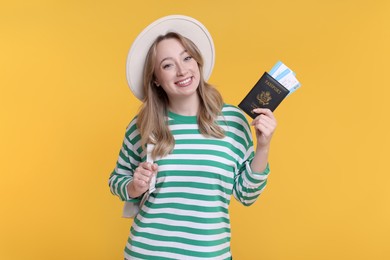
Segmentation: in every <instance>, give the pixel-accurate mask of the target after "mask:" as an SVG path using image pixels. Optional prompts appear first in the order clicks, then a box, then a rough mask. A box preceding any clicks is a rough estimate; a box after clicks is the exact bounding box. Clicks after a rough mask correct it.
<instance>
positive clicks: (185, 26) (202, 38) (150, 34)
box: [126, 15, 215, 100]
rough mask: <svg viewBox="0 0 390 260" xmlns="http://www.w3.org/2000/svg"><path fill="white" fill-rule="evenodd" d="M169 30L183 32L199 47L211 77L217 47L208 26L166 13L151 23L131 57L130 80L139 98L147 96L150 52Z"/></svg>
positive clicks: (129, 82)
mask: <svg viewBox="0 0 390 260" xmlns="http://www.w3.org/2000/svg"><path fill="white" fill-rule="evenodd" d="M168 32H176V33H179V34H181V35H182V36H184V37H186V38H188V39H190V40H191V41H192V42H193V43H194V44H195V45H196V46H197V47H198V49H199V50H200V52H201V55H202V57H203V60H204V66H203V76H204V79H205V80H208V79H209V78H210V75H211V72H212V70H213V67H214V62H215V49H214V43H213V39H212V38H211V35H210V33H209V32H208V30H207V29H206V27H204V26H203V24H201V23H200V22H199V21H197V20H195V19H194V18H192V17H188V16H183V15H170V16H165V17H162V18H160V19H158V20H156V21H154V22H153V23H151V24H150V25H149V26H148V27H146V28H145V29H144V30H143V31H142V32H141V33H140V34H139V35H138V36H137V38H136V39H135V41H134V43H133V44H132V46H131V48H130V51H129V54H128V56H127V63H126V76H127V82H128V85H129V87H130V90H131V91H132V92H133V94H134V95H135V96H136V97H137V98H138V99H139V100H143V98H144V91H143V82H142V81H143V70H144V64H145V59H146V55H147V53H148V51H149V49H150V47H151V46H152V44H153V42H154V41H155V40H156V38H157V37H158V36H160V35H165V34H166V33H168Z"/></svg>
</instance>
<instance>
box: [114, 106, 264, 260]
mask: <svg viewBox="0 0 390 260" xmlns="http://www.w3.org/2000/svg"><path fill="white" fill-rule="evenodd" d="M168 117H169V118H168V122H169V127H170V130H171V131H172V134H173V136H174V139H175V147H174V150H173V152H172V153H171V154H169V155H168V156H166V157H164V158H161V159H158V160H155V163H157V164H158V174H157V181H156V191H155V192H153V193H152V194H151V195H150V197H149V198H148V200H147V201H146V203H145V204H144V206H143V207H142V208H141V210H140V213H139V214H138V215H137V217H136V218H135V219H134V222H133V225H132V227H131V230H130V236H129V239H128V242H127V245H126V248H125V258H126V259H147V260H153V259H158V260H164V259H179V260H185V259H213V260H216V259H230V258H231V253H230V220H229V210H228V207H229V203H230V198H231V194H232V193H233V195H234V197H235V198H236V199H237V200H238V201H240V202H241V203H242V204H244V205H251V204H252V203H254V202H255V201H256V199H257V197H258V196H259V195H260V193H261V192H262V190H263V189H264V187H265V185H266V182H267V176H268V174H269V167H268V166H267V168H266V170H265V171H264V172H262V173H254V172H252V171H251V169H250V162H251V160H252V158H253V155H254V151H253V141H252V135H251V131H250V127H249V125H248V122H247V120H246V118H245V116H244V114H243V113H242V112H241V110H239V109H238V108H237V107H235V106H231V105H224V107H223V109H222V116H220V117H219V118H218V123H219V125H221V126H222V127H223V129H224V130H225V135H226V136H225V137H224V138H223V139H217V138H208V137H204V136H202V135H201V134H200V133H199V128H198V125H197V119H196V117H195V116H181V115H177V114H174V113H169V115H168ZM145 160H146V153H145V151H143V150H142V148H141V145H140V135H139V131H138V130H137V127H136V118H134V119H133V120H132V122H131V123H130V124H129V126H128V128H127V130H126V135H125V138H124V142H123V146H122V149H121V151H120V154H119V158H118V162H117V165H116V168H115V170H114V171H113V173H112V174H111V176H110V179H109V186H110V189H111V192H112V193H113V194H115V195H117V196H119V197H120V199H121V200H122V201H131V202H137V201H139V200H140V199H141V198H142V196H141V197H139V198H130V197H129V196H128V194H127V189H126V187H127V185H128V184H129V182H130V181H131V180H132V175H133V172H134V170H135V169H136V167H137V165H138V164H139V163H140V162H143V161H145Z"/></svg>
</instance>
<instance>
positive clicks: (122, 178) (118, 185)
mask: <svg viewBox="0 0 390 260" xmlns="http://www.w3.org/2000/svg"><path fill="white" fill-rule="evenodd" d="M139 139H140V137H139V134H138V131H137V129H136V124H135V120H133V121H132V122H131V123H130V125H129V126H128V128H127V130H126V135H125V137H124V139H123V143H122V147H121V149H120V151H119V156H118V160H117V162H116V167H115V169H114V170H113V172H112V173H111V175H110V178H109V181H108V184H109V187H110V190H111V193H112V194H114V195H116V196H118V197H119V198H120V199H121V200H122V201H127V202H139V201H140V200H141V198H142V196H140V197H138V198H130V197H129V194H128V192H127V186H128V185H129V183H130V182H131V181H132V180H133V173H134V171H135V169H136V168H137V166H138V164H139V163H140V162H141V159H142V158H141V156H140V154H139V150H138V149H141V148H140V147H139V146H140V145H139Z"/></svg>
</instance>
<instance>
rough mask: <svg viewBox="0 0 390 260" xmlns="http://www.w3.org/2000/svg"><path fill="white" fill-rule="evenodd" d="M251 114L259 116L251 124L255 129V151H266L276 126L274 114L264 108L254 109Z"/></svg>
mask: <svg viewBox="0 0 390 260" xmlns="http://www.w3.org/2000/svg"><path fill="white" fill-rule="evenodd" d="M253 112H254V113H256V114H259V115H258V116H257V117H256V118H255V119H254V120H253V121H252V124H251V125H252V126H254V127H255V129H256V138H257V149H262V148H266V149H268V148H269V145H270V142H271V138H272V135H273V133H274V132H275V129H276V125H277V123H276V119H275V117H274V114H273V113H272V111H271V110H269V109H266V108H256V109H254V110H253Z"/></svg>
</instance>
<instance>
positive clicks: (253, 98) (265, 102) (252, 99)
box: [238, 72, 290, 119]
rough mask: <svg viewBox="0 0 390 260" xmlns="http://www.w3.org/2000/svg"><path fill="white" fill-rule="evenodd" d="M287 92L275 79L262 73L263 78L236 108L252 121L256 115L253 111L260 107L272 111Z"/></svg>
mask: <svg viewBox="0 0 390 260" xmlns="http://www.w3.org/2000/svg"><path fill="white" fill-rule="evenodd" d="M289 92H290V91H289V90H288V89H287V88H285V87H284V86H283V85H282V84H280V83H279V82H278V81H277V80H276V79H274V78H273V77H271V75H269V74H268V73H267V72H264V74H263V76H261V78H260V79H259V81H258V82H257V83H256V84H255V86H254V87H253V88H252V89H251V91H249V93H248V94H247V95H246V97H245V98H244V99H243V100H242V101H241V102H240V104H239V105H238V107H239V108H241V109H242V110H243V111H244V112H245V113H247V114H248V115H249V116H250V117H252V118H253V119H254V118H255V117H256V116H258V114H256V113H252V110H253V109H255V108H259V107H260V108H269V109H270V110H271V111H274V110H275V109H276V108H277V107H278V106H279V104H280V103H281V102H282V101H283V99H284V98H285V97H286V96H287V95H288V93H289Z"/></svg>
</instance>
